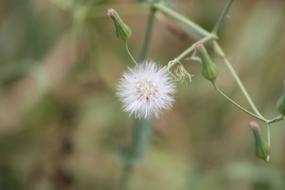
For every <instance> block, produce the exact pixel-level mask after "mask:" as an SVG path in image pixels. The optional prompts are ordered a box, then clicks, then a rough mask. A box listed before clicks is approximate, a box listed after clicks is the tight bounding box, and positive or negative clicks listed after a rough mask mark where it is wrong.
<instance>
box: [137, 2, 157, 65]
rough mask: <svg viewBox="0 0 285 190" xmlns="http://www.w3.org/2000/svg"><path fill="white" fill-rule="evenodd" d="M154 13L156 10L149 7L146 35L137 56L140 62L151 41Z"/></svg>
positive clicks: (144, 56)
mask: <svg viewBox="0 0 285 190" xmlns="http://www.w3.org/2000/svg"><path fill="white" fill-rule="evenodd" d="M155 13H156V8H154V7H151V8H150V13H149V16H148V21H147V28H146V33H145V36H144V41H143V45H142V48H141V51H140V55H139V58H138V60H139V61H142V60H143V59H145V58H146V55H147V50H148V47H149V44H150V40H151V33H152V30H153V23H154V16H155Z"/></svg>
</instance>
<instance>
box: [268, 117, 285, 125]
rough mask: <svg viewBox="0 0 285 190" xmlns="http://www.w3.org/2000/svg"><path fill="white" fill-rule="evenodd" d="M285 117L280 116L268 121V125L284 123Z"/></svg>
mask: <svg viewBox="0 0 285 190" xmlns="http://www.w3.org/2000/svg"><path fill="white" fill-rule="evenodd" d="M284 119H285V117H284V116H283V115H279V116H277V117H275V118H273V119H271V120H269V121H268V124H272V123H277V122H279V121H283V120H284Z"/></svg>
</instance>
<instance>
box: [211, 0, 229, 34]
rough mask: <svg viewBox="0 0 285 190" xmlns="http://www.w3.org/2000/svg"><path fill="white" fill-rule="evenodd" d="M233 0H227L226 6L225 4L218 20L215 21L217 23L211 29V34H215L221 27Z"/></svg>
mask: <svg viewBox="0 0 285 190" xmlns="http://www.w3.org/2000/svg"><path fill="white" fill-rule="evenodd" d="M233 2H234V0H228V2H227V4H226V6H225V8H224V10H223V12H222V14H221V16H220V17H219V20H218V21H217V23H216V25H215V27H214V29H213V31H212V33H213V34H217V33H218V31H219V29H220V28H221V25H222V24H223V22H224V20H225V18H226V16H227V14H228V13H229V10H230V8H231V5H232V4H233Z"/></svg>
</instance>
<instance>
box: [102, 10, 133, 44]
mask: <svg viewBox="0 0 285 190" xmlns="http://www.w3.org/2000/svg"><path fill="white" fill-rule="evenodd" d="M107 16H109V17H110V18H111V19H112V20H113V22H114V25H115V28H116V35H117V37H118V38H120V39H122V40H123V41H124V42H126V41H127V40H128V39H129V38H130V36H131V34H132V31H131V29H130V27H129V26H128V25H127V24H126V23H125V22H124V21H123V20H122V19H121V17H120V16H119V14H118V13H117V12H116V11H115V10H114V9H112V8H110V9H108V11H107Z"/></svg>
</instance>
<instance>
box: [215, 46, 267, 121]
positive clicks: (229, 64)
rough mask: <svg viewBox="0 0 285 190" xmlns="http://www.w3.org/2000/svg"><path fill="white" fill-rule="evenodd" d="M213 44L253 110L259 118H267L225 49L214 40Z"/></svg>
mask: <svg viewBox="0 0 285 190" xmlns="http://www.w3.org/2000/svg"><path fill="white" fill-rule="evenodd" d="M213 45H214V49H215V50H216V52H217V53H218V54H219V55H220V56H221V57H222V58H223V60H224V62H225V64H226V66H227V67H228V69H229V71H230V73H231V75H232V76H233V77H234V79H235V81H236V82H237V84H238V86H239V88H240V89H241V91H242V93H243V94H244V96H245V98H246V99H247V101H248V103H249V104H250V106H251V108H252V109H253V111H254V112H255V113H256V114H257V115H258V116H259V118H262V119H263V120H266V119H265V117H264V116H263V115H261V113H260V112H259V111H258V109H257V108H256V106H255V104H254V103H253V101H252V99H251V97H250V96H249V94H248V92H247V90H246V89H245V87H244V85H243V83H242V82H241V80H240V78H239V77H238V75H237V73H236V71H235V69H234V68H233V66H232V65H231V63H230V61H229V60H228V59H227V57H226V55H225V53H224V52H223V50H222V48H221V47H220V45H219V44H218V42H216V41H214V42H213Z"/></svg>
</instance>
